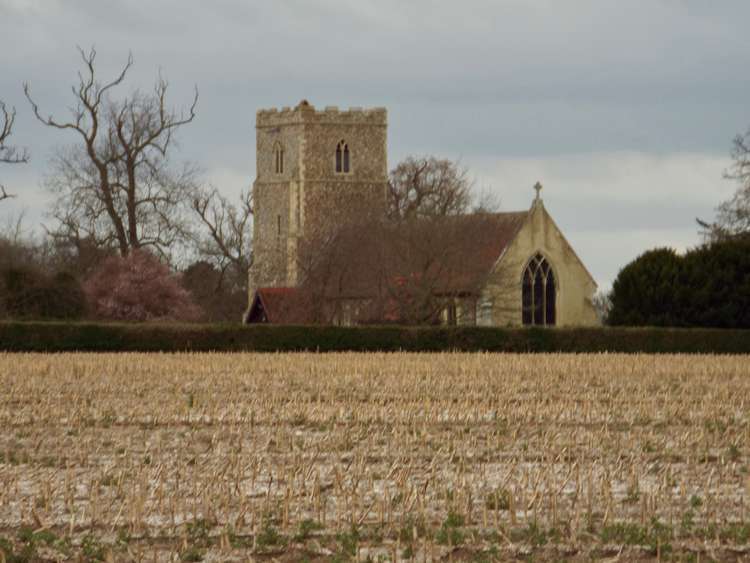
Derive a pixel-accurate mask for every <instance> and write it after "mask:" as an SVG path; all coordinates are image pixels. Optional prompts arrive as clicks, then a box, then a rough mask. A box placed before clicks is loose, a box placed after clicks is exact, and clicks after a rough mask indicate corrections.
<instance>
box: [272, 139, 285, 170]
mask: <svg viewBox="0 0 750 563" xmlns="http://www.w3.org/2000/svg"><path fill="white" fill-rule="evenodd" d="M273 160H274V172H276V174H283V173H284V147H282V146H281V143H279V142H277V143H275V144H274V145H273Z"/></svg>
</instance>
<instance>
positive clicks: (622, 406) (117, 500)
mask: <svg viewBox="0 0 750 563" xmlns="http://www.w3.org/2000/svg"><path fill="white" fill-rule="evenodd" d="M749 400H750V361H749V359H748V358H747V357H730V356H724V357H712V356H625V355H497V354H330V355H315V354H276V355H274V354H169V355H166V354H122V355H115V354H111V355H109V354H65V355H34V354H30V355H20V354H0V561H2V560H3V559H5V561H8V562H10V561H57V560H85V561H91V560H104V561H180V560H182V561H199V560H205V561H248V560H271V559H279V560H285V561H304V560H309V561H346V560H360V561H366V560H368V558H369V560H372V561H394V560H397V559H398V560H415V561H434V560H455V561H458V560H469V561H471V560H474V561H494V560H509V559H510V560H513V559H530V558H533V559H534V560H561V559H579V560H590V559H591V558H594V559H599V558H604V559H615V558H618V559H619V560H621V561H631V560H639V559H640V560H646V559H656V558H660V559H663V560H665V559H674V560H696V561H697V560H701V561H707V560H712V559H714V560H746V559H748V558H749V557H750V547H749V546H748V543H749V542H750V523H749V522H748V519H747V514H746V512H747V507H746V504H747V500H748V490H749V487H750V480H749V475H748V471H749V468H748V450H747V448H748V436H749V435H750V426H749V422H750V420H749V412H748V401H749Z"/></svg>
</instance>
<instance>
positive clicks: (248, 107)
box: [0, 0, 750, 277]
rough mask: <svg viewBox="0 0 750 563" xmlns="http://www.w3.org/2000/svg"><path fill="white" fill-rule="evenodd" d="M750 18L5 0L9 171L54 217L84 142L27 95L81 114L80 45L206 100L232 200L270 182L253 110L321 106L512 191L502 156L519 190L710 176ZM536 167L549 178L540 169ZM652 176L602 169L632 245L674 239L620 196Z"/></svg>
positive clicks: (200, 150)
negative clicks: (61, 152)
mask: <svg viewBox="0 0 750 563" xmlns="http://www.w3.org/2000/svg"><path fill="white" fill-rule="evenodd" d="M749 16H750V4H748V3H747V2H746V1H741V0H726V1H724V2H721V3H720V4H717V3H711V2H704V1H699V0H629V1H627V2H623V1H621V0H575V1H574V0H571V1H567V2H560V1H559V0H502V1H499V0H472V1H466V2H447V1H446V2H438V1H435V0H410V1H409V2H403V1H402V0H358V1H357V2H346V1H343V0H274V1H273V2H261V1H246V0H213V1H212V2H205V1H202V0H160V1H158V2H153V1H148V0H128V1H125V0H122V1H114V0H65V1H62V0H0V47H2V48H0V68H2V72H0V99H4V100H5V101H6V102H8V103H9V104H11V105H15V106H16V107H17V108H18V110H19V117H18V121H17V128H16V135H15V141H16V142H18V143H19V144H22V145H26V146H29V148H30V149H31V151H32V156H33V161H32V164H31V165H30V166H29V167H27V171H26V172H23V173H21V172H17V171H15V170H7V169H6V168H3V169H0V175H2V179H3V181H4V182H5V183H7V184H15V185H16V186H17V188H16V189H15V191H16V192H19V193H26V194H29V195H28V198H26V202H27V204H28V203H29V202H32V201H33V202H35V207H34V209H35V211H34V213H37V214H38V215H40V216H41V211H36V207H37V206H36V201H37V196H33V197H32V196H31V195H30V194H31V193H32V192H33V193H36V192H37V191H38V185H39V181H40V179H41V177H42V175H43V173H44V171H45V166H46V160H47V158H48V157H49V155H50V154H51V152H52V150H53V148H54V146H55V145H59V144H64V143H66V142H70V141H72V140H73V138H74V137H72V136H70V135H67V136H66V135H64V134H60V133H59V132H58V131H49V130H46V129H44V128H43V127H42V126H41V125H39V124H38V123H36V122H35V121H34V120H33V117H32V116H31V114H30V111H29V108H28V104H27V103H26V101H25V100H24V98H23V95H22V92H21V83H22V82H24V81H26V80H28V81H30V82H31V84H32V87H33V89H34V93H35V96H37V97H38V99H39V101H40V104H41V105H42V108H43V111H45V112H48V113H55V114H56V115H61V114H62V113H64V112H65V111H66V108H67V106H68V104H69V103H70V102H71V98H70V92H69V86H70V84H72V83H73V82H74V81H75V72H76V71H77V70H78V68H79V66H78V65H79V61H78V58H77V53H76V51H75V45H77V44H78V45H81V46H82V47H84V48H87V47H89V46H91V45H96V47H97V49H98V51H99V63H100V70H101V76H102V77H108V76H112V75H114V74H115V73H116V72H117V71H118V70H119V68H120V66H121V65H122V63H123V62H124V60H125V58H126V57H127V53H128V51H130V50H132V52H133V54H134V57H135V61H136V66H135V67H134V69H133V72H132V74H131V76H130V79H129V81H128V86H127V87H126V88H124V89H123V91H128V89H132V88H136V87H140V88H142V89H147V88H150V87H151V85H152V84H153V81H154V78H155V77H156V74H157V72H158V71H159V69H160V68H161V69H163V72H164V73H165V75H166V76H167V77H168V79H169V80H170V83H171V87H172V93H171V98H170V99H171V100H172V102H173V103H174V104H175V105H178V106H179V105H180V104H185V103H187V102H188V101H189V99H190V93H191V89H192V87H193V85H194V84H197V85H198V87H199V88H200V91H201V99H200V102H199V107H198V111H199V114H198V119H197V120H196V122H195V123H194V124H192V125H190V127H188V128H186V129H185V130H184V131H183V132H182V133H181V134H180V141H181V152H180V157H182V158H186V159H191V160H196V161H197V162H198V163H199V164H200V165H201V166H202V167H203V168H205V169H206V171H207V173H206V176H207V181H210V180H212V178H211V175H212V171H214V172H215V173H216V175H217V177H219V178H221V182H222V183H227V185H222V186H220V187H221V189H224V190H226V191H227V192H228V193H234V192H236V191H237V190H238V189H239V188H240V187H244V186H245V185H246V184H247V183H249V182H250V181H251V180H252V177H253V175H254V167H255V162H254V150H255V147H254V130H253V126H254V117H255V111H256V110H257V109H258V108H260V107H271V106H282V105H293V104H295V103H297V102H298V101H299V100H300V99H301V98H303V97H304V98H307V99H309V100H310V101H311V102H312V103H314V104H316V105H319V106H325V105H339V106H344V107H346V106H367V105H378V106H380V105H384V106H387V107H388V109H389V121H390V123H389V156H390V162H391V164H393V163H395V162H396V161H397V160H399V159H400V158H402V157H403V156H405V155H407V154H411V153H419V154H424V153H435V154H439V155H443V156H448V157H452V158H456V157H461V158H462V159H463V160H464V161H465V162H466V163H467V164H470V165H473V164H474V163H477V166H478V167H479V168H480V169H479V170H477V173H478V175H481V176H482V177H483V178H485V181H487V182H496V183H499V184H500V185H499V186H497V185H496V189H501V188H505V187H507V185H510V184H508V182H509V181H510V180H509V179H508V178H506V177H502V176H497V175H496V174H492V173H485V172H486V170H484V169H482V167H483V166H484V162H486V161H488V160H489V161H491V160H493V159H494V160H496V161H502V160H503V159H509V161H510V162H515V163H516V164H515V165H516V166H518V167H519V170H520V171H521V172H523V174H521V173H517V174H515V175H514V176H513V179H512V180H513V182H515V184H514V185H515V186H525V182H526V179H527V178H526V176H532V175H544V174H545V173H547V174H552V173H553V172H554V170H550V168H549V163H550V162H554V160H555V159H556V158H558V157H569V156H570V155H579V157H578V158H576V159H569V162H570V166H569V167H568V168H566V171H564V172H561V173H560V177H561V178H571V177H572V176H575V175H576V174H579V175H580V173H581V171H585V170H586V169H587V168H588V167H590V166H592V163H596V162H599V163H601V162H603V161H602V159H601V158H600V156H601V153H612V154H615V153H638V154H643V155H646V156H655V157H658V156H663V155H677V156H679V155H682V154H697V155H704V156H705V158H707V159H709V160H710V159H712V158H719V157H724V156H725V155H726V154H727V153H728V149H729V146H730V142H731V138H732V136H733V135H734V134H735V133H737V132H739V131H741V130H744V129H745V127H746V126H747V125H748V124H749V123H750V115H748V111H747V102H746V99H747V92H748V91H749V90H750V75H749V74H748V73H747V72H745V69H747V68H748V66H750V36H748V34H747V32H746V25H745V22H747V21H748V19H749ZM581 155H582V156H581ZM587 155H588V156H587ZM528 159H531V160H532V161H534V166H535V167H536V168H531V169H527V168H525V164H524V163H525V162H527V161H528ZM534 159H536V160H534ZM606 162H607V163H609V162H610V161H606ZM680 162H681V164H679V166H682V168H679V170H677V171H674V172H671V173H669V174H666V175H664V176H663V177H660V180H659V181H662V182H666V183H668V184H670V185H672V186H674V185H676V184H682V183H685V182H689V181H690V178H692V177H693V176H695V174H694V171H693V170H692V168H691V165H690V159H689V158H686V159H683V160H682V161H680ZM545 163H546V164H545ZM634 166H636V168H633V167H631V168H618V167H616V166H610V165H609V164H607V167H606V172H605V173H603V174H599V173H597V178H596V181H597V182H601V183H603V184H608V185H610V186H612V192H611V193H609V194H606V195H603V196H602V198H601V201H599V200H597V201H598V203H597V204H596V205H597V206H599V207H598V209H600V210H601V211H600V212H601V213H602V214H604V213H606V212H607V209H608V202H610V203H609V205H610V206H611V207H610V208H609V209H610V211H611V209H614V208H615V207H616V208H617V210H618V211H619V212H620V216H622V217H623V220H622V228H623V229H625V228H627V223H628V218H630V219H631V220H632V224H633V229H636V228H637V229H639V232H641V233H652V234H653V236H654V237H657V238H655V239H654V240H653V241H652V242H653V244H656V243H657V242H658V234H657V233H659V232H661V231H659V230H658V229H657V228H656V227H657V226H658V225H656V224H655V223H656V222H657V219H658V217H656V216H652V215H650V214H648V213H644V211H643V206H644V205H646V203H644V202H647V201H648V200H647V199H641V200H640V201H636V202H632V203H631V204H629V205H631V207H627V208H625V207H619V206H620V205H621V200H622V198H620V197H618V196H617V193H616V192H621V191H629V192H632V193H633V194H636V195H637V197H641V198H646V197H647V196H646V195H644V194H642V193H641V192H639V187H638V185H636V184H640V183H642V182H643V181H644V180H643V177H642V174H639V173H638V172H637V167H638V166H640V167H642V168H644V169H651V168H653V167H654V166H656V165H654V163H653V162H652V161H649V160H648V159H646V160H643V161H641V162H640V163H636V164H635V165H634ZM710 166H712V167H713V168H710V170H712V171H711V172H710V173H709V172H708V170H709V165H706V168H705V169H702V170H703V171H702V173H701V175H700V177H701V178H704V179H705V181H706V182H709V178H710V177H713V178H716V180H714V181H715V182H716V183H718V182H719V181H720V175H721V166H722V165H721V164H718V163H714V164H711V165H710ZM714 168H715V170H714ZM654 169H658V166H656V168H654ZM226 171H230V172H226ZM711 175H713V176H711ZM552 176H553V177H554V174H552ZM232 178H233V179H234V180H232ZM534 179H536V178H534ZM229 182H232V183H233V185H228V183H229ZM14 187H15V186H14ZM586 189H588V188H586V187H585V186H583V187H580V186H577V185H576V184H575V183H574V182H568V183H567V184H566V191H565V192H564V193H565V197H566V198H568V199H567V200H568V201H569V202H570V203H569V207H570V208H574V207H575V206H576V205H580V203H579V202H580V201H586V200H587V199H586V198H587V197H589V196H587V195H585V194H586V193H587V192H586ZM670 189H672V188H670ZM696 189H697V188H696ZM707 189H714V188H713V187H712V186H708V187H707ZM615 190H616V191H615ZM722 193H723V192H722ZM708 194H709V192H706V196H705V199H704V200H702V202H701V203H700V204H696V203H695V202H687V203H680V202H677V203H675V204H674V205H671V206H670V205H666V206H665V207H660V208H659V209H660V210H661V211H660V213H662V214H666V217H668V218H669V219H668V223H669V224H670V225H672V226H673V227H674V228H680V227H679V223H680V221H682V220H686V221H688V222H692V220H693V217H692V215H693V214H694V213H695V212H696V211H697V210H698V209H697V208H696V207H695V206H696V205H698V207H700V208H701V209H707V210H708V211H709V213H710V210H711V205H709V204H708V201H709V196H708ZM715 195H716V199H715V201H716V202H717V203H718V201H719V195H720V190H718V191H715ZM634 197H635V196H634ZM505 200H506V201H511V200H512V198H505ZM19 203H20V202H19ZM19 203H14V205H18V204H19ZM559 209H560V210H561V211H560V213H561V214H562V215H563V218H562V219H563V220H564V221H565V223H566V225H565V228H574V227H575V224H574V222H573V221H569V219H568V218H567V216H566V214H567V213H568V212H567V211H564V206H559ZM6 212H7V208H6V209H2V210H0V214H3V213H6ZM688 213H690V215H691V217H689V218H687V219H685V215H686V214H688ZM589 227H590V228H591V229H603V230H604V229H606V228H607V225H604V224H590V225H589ZM587 228H588V227H587ZM685 229H687V227H685ZM602 232H604V231H602ZM680 232H682V233H685V232H687V230H682V231H680ZM644 236H645V235H644ZM636 240H637V241H638V242H639V243H642V244H651V243H649V242H647V239H646V238H643V237H640V238H637V239H636ZM680 240H682V239H680ZM593 260H594V261H597V260H603V258H601V257H597V256H596V255H595V256H594V257H593ZM605 277H611V276H610V275H609V274H606V276H605Z"/></svg>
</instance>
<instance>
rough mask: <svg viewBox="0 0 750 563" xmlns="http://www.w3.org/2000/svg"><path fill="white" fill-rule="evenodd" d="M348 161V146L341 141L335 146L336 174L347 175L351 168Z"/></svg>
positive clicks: (349, 159)
mask: <svg viewBox="0 0 750 563" xmlns="http://www.w3.org/2000/svg"><path fill="white" fill-rule="evenodd" d="M350 161H351V157H350V155H349V145H348V144H346V141H344V140H341V141H339V144H338V145H336V173H337V174H342V173H344V174H346V173H348V172H349V171H350V168H351V167H350Z"/></svg>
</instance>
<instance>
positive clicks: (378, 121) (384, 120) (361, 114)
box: [255, 100, 388, 128]
mask: <svg viewBox="0 0 750 563" xmlns="http://www.w3.org/2000/svg"><path fill="white" fill-rule="evenodd" d="M301 123H316V124H321V125H323V124H326V123H330V124H332V125H341V124H347V123H351V124H352V125H377V126H383V127H385V126H387V124H388V111H387V110H386V108H384V107H375V108H362V107H350V108H349V109H339V108H338V107H337V106H326V107H325V108H324V109H322V110H319V109H316V108H315V106H313V105H312V104H310V103H309V102H308V101H307V100H302V101H301V102H300V103H299V104H297V105H296V106H295V107H293V108H292V107H289V106H284V107H282V108H268V109H260V110H258V112H257V113H256V125H255V126H256V128H264V127H279V126H282V125H291V124H301Z"/></svg>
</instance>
